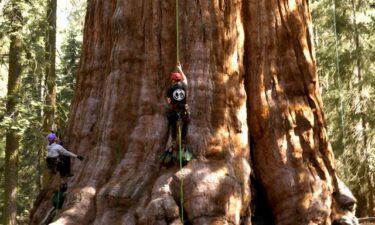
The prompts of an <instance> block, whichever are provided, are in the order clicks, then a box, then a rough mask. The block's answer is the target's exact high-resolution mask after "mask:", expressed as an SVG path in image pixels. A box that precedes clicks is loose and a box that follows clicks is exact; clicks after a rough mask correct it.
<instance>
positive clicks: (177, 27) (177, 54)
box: [176, 0, 180, 62]
mask: <svg viewBox="0 0 375 225" xmlns="http://www.w3.org/2000/svg"><path fill="white" fill-rule="evenodd" d="M178 14H179V13H178V0H176V58H177V62H180V42H179V21H178Z"/></svg>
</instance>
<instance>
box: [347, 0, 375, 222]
mask: <svg viewBox="0 0 375 225" xmlns="http://www.w3.org/2000/svg"><path fill="white" fill-rule="evenodd" d="M361 4H362V1H357V2H356V1H354V0H351V6H352V15H353V17H352V18H353V28H354V31H353V32H354V40H353V42H354V46H355V52H356V63H355V69H354V71H353V72H354V76H355V78H356V80H357V82H358V86H359V87H358V89H359V91H358V94H359V109H360V122H359V125H360V126H361V128H362V133H361V135H360V136H361V140H362V143H361V145H360V146H359V148H358V149H359V151H361V152H360V154H361V155H365V157H366V158H369V157H370V153H369V148H370V147H369V142H368V120H367V116H366V115H367V107H366V105H367V99H366V98H365V97H364V94H363V86H364V85H365V84H364V81H363V74H362V54H361V52H362V50H361V43H360V33H359V31H358V25H357V9H358V8H359V7H360V6H361ZM369 171H371V169H370V168H369V166H368V165H366V172H365V173H366V174H364V177H366V182H367V190H368V191H367V193H368V195H367V202H368V206H367V214H368V216H370V217H372V216H374V196H373V189H374V186H373V184H372V177H371V175H370V174H369V173H370V172H369Z"/></svg>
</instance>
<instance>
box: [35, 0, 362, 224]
mask: <svg viewBox="0 0 375 225" xmlns="http://www.w3.org/2000/svg"><path fill="white" fill-rule="evenodd" d="M308 10H309V9H308V3H307V1H306V0H300V1H297V0H291V1H285V0H243V1H240V0H230V1H224V0H214V1H181V2H180V14H179V16H180V21H181V24H180V25H181V29H180V33H179V40H180V44H181V61H182V64H183V68H184V71H185V72H186V74H187V76H188V77H189V84H190V86H189V91H190V96H189V105H190V109H191V112H192V120H191V123H190V127H189V133H188V143H189V145H190V146H191V149H192V151H193V153H194V156H195V159H194V160H193V161H192V162H190V163H189V164H188V165H186V166H185V167H184V168H183V169H180V168H179V167H178V166H175V167H173V168H169V169H166V168H162V167H161V166H160V164H159V161H158V156H159V155H160V154H161V152H162V151H164V149H166V147H167V145H168V125H167V119H166V117H165V111H166V107H167V106H166V103H165V101H164V97H165V91H166V83H167V82H168V74H169V72H171V70H172V69H173V68H174V65H175V63H176V43H175V39H176V24H175V1H173V0H168V1H161V0H155V1H145V0H119V1H108V0H96V1H89V4H88V10H87V17H86V23H85V33H84V43H83V49H82V51H83V52H82V58H81V62H80V69H79V72H78V77H77V86H76V93H75V97H74V100H73V106H72V113H71V118H70V122H69V126H68V127H67V129H66V134H65V137H64V139H65V140H64V141H65V143H66V146H67V148H68V149H70V150H72V151H75V152H77V153H78V154H81V155H85V156H86V158H85V161H84V162H83V163H82V164H80V163H78V162H75V163H74V165H73V171H74V172H75V176H74V177H73V178H71V180H70V181H69V189H68V192H67V197H66V200H65V203H64V207H63V209H62V210H61V211H60V213H59V215H58V219H57V220H56V221H55V222H54V223H53V224H72V225H73V224H95V225H99V224H180V223H181V222H180V215H179V209H180V208H181V191H180V187H181V184H182V183H183V193H184V201H183V206H184V210H185V213H184V216H185V218H187V220H188V221H189V223H190V224H278V225H297V224H298V225H302V224H306V225H307V224H324V225H328V224H331V223H332V222H333V220H337V222H340V221H341V222H342V221H343V220H346V221H347V222H348V223H349V224H351V223H353V224H354V223H355V220H353V218H350V217H348V213H349V210H350V209H351V207H352V206H353V204H354V200H353V199H352V198H351V196H350V191H348V190H346V189H345V187H344V186H343V184H342V183H341V182H340V181H339V179H338V178H337V176H336V175H335V165H334V158H333V154H332V151H331V148H330V144H329V141H328V139H327V133H326V123H325V120H324V115H323V109H322V104H321V100H320V95H319V92H318V82H317V77H316V67H315V59H314V50H313V46H312V45H311V43H312V40H311V39H312V37H311V32H310V28H311V19H310V14H309V11H308ZM252 174H253V175H252ZM250 177H253V178H254V179H253V180H254V182H250ZM57 183H58V180H57V178H56V179H55V180H54V182H53V183H51V185H50V187H49V188H47V189H45V190H44V191H43V192H42V193H40V195H39V198H38V200H37V201H36V204H35V208H34V210H33V212H32V214H31V224H38V222H39V221H41V220H42V218H43V217H44V214H45V213H46V211H47V209H48V208H50V207H51V203H50V198H51V193H52V191H53V188H54V187H56V184H57ZM255 184H256V185H255ZM253 196H255V198H256V199H257V200H256V201H254V198H253ZM343 203H345V204H343ZM260 206H262V207H260ZM345 210H346V211H345ZM268 212H269V214H267V213H268ZM345 213H346V214H345ZM259 215H265V216H264V218H262V217H261V216H259ZM344 215H345V216H346V217H345V216H344ZM259 217H260V219H259ZM270 218H271V219H270ZM262 221H263V222H262ZM264 221H266V222H264Z"/></svg>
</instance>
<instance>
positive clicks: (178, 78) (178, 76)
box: [170, 72, 183, 81]
mask: <svg viewBox="0 0 375 225" xmlns="http://www.w3.org/2000/svg"><path fill="white" fill-rule="evenodd" d="M170 78H171V80H173V81H181V80H182V79H183V77H182V75H181V73H178V72H173V73H171V75H170Z"/></svg>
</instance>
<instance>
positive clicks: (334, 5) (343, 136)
mask: <svg viewBox="0 0 375 225" xmlns="http://www.w3.org/2000/svg"><path fill="white" fill-rule="evenodd" d="M332 5H333V23H334V27H335V44H336V71H337V81H338V86H339V90H340V95H339V98H340V119H341V132H342V144H343V147H344V149H345V144H346V140H345V136H346V134H345V123H344V107H343V101H342V98H343V97H342V91H341V75H340V65H339V50H338V38H337V23H336V2H335V0H332Z"/></svg>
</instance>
